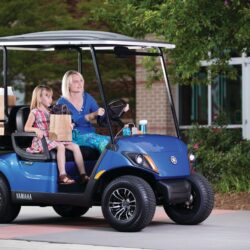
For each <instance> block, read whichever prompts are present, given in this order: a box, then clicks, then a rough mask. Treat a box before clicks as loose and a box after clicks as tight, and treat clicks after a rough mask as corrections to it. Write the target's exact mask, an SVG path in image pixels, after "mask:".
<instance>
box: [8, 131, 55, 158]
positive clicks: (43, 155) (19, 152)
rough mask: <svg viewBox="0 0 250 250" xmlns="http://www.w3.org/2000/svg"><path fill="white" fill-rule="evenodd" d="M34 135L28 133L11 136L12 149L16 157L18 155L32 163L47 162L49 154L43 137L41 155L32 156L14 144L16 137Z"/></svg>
mask: <svg viewBox="0 0 250 250" xmlns="http://www.w3.org/2000/svg"><path fill="white" fill-rule="evenodd" d="M35 136H36V134H35V133H30V132H15V133H12V134H11V141H12V145H13V148H14V150H15V152H16V153H17V155H19V156H20V157H21V158H23V159H25V160H34V161H49V160H50V153H49V149H48V145H47V142H46V139H45V137H43V138H42V145H43V153H41V154H33V153H29V152H26V150H25V149H23V148H21V147H19V146H18V145H17V143H16V138H17V137H35Z"/></svg>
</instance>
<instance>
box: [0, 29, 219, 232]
mask: <svg viewBox="0 0 250 250" xmlns="http://www.w3.org/2000/svg"><path fill="white" fill-rule="evenodd" d="M0 47H1V49H2V55H3V63H2V65H3V69H2V72H3V88H4V119H2V120H1V121H0V122H1V123H2V124H3V126H4V129H5V133H4V135H1V136H0V150H1V153H0V223H10V222H12V221H13V220H14V219H15V218H16V217H17V216H18V214H19V212H20V209H21V206H52V207H53V208H54V210H55V211H56V212H57V213H58V214H59V215H60V216H62V217H80V216H82V215H84V214H85V213H86V212H87V211H88V209H90V208H91V207H92V206H101V207H102V212H103V215H104V217H105V219H106V220H107V222H108V223H109V224H110V225H111V226H112V227H113V228H114V229H116V230H118V231H129V232H133V231H140V230H141V229H143V228H144V227H146V226H147V225H148V224H149V223H150V222H151V220H152V218H153V216H154V213H155V209H156V206H157V205H160V206H163V207H164V209H165V212H166V214H167V215H168V216H169V217H170V218H171V219H172V220H173V221H174V222H176V223H178V224H185V225H194V224H199V223H201V222H202V221H204V220H205V219H206V218H207V217H208V216H209V215H210V213H211V211H212V209H213V205H214V194H213V191H212V188H211V185H210V184H209V182H208V181H207V180H206V179H205V178H204V177H203V176H202V175H200V174H198V173H194V172H192V171H191V170H190V162H189V155H188V149H187V146H186V145H185V143H184V142H182V141H181V139H180V133H179V128H178V121H177V117H176V113H175V107H174V103H173V99H172V94H171V89H170V85H169V78H168V74H167V68H166V63H165V57H164V54H163V50H164V49H173V48H174V45H172V44H168V43H164V42H155V41H141V40H136V39H134V38H131V37H127V36H124V35H120V34H115V33H109V32H98V31H76V30H74V31H48V32H37V33H30V34H24V35H16V36H7V37H0ZM152 48H153V49H154V50H152ZM59 49H63V50H74V51H77V53H78V59H77V60H78V70H79V71H80V72H81V71H82V53H83V52H84V53H85V52H86V51H87V52H88V53H90V55H91V58H92V62H93V66H94V70H95V74H96V80H97V84H98V88H99V91H100V96H101V98H102V106H103V107H104V108H105V110H106V114H107V116H106V120H105V124H106V127H107V129H108V132H109V136H110V138H111V139H110V143H109V144H108V145H107V147H106V149H105V150H104V151H103V152H102V153H101V154H100V153H99V152H98V151H97V150H95V149H92V148H89V147H81V151H82V154H83V158H84V161H85V166H86V170H87V173H88V175H89V176H90V180H89V182H88V183H87V184H86V185H83V184H73V185H59V183H58V171H57V163H56V153H55V152H54V151H53V150H52V151H48V148H47V144H46V142H45V140H44V141H43V149H44V150H43V152H42V153H41V154H32V153H28V152H26V148H27V147H28V146H29V144H28V142H30V139H31V138H33V137H34V136H35V134H34V133H27V132H24V124H25V122H26V119H27V116H28V114H29V106H28V105H19V106H18V105H17V106H13V107H10V105H9V103H8V102H9V101H8V93H7V89H8V79H7V77H8V67H9V65H8V52H9V51H11V50H22V51H30V50H32V51H40V53H41V51H46V52H47V53H49V51H55V50H59ZM98 53H113V54H115V55H116V56H118V57H120V58H123V57H129V56H152V57H158V58H160V61H161V66H162V73H163V78H164V80H165V84H166V92H167V96H168V99H169V100H168V101H169V104H170V107H171V111H172V114H173V120H174V124H175V129H176V136H168V135H158V134H136V135H131V136H122V135H119V136H115V133H114V131H113V126H112V124H113V122H114V121H118V122H119V123H121V117H122V115H123V113H124V112H123V110H124V108H125V106H126V102H125V101H124V100H116V101H113V102H107V98H106V95H105V91H104V86H103V81H102V76H101V73H100V69H99V64H98V60H97V54H98ZM66 159H67V163H66V169H67V173H68V174H69V175H70V176H71V177H72V178H75V179H77V178H78V172H77V168H76V165H75V163H74V161H73V155H72V153H71V152H66Z"/></svg>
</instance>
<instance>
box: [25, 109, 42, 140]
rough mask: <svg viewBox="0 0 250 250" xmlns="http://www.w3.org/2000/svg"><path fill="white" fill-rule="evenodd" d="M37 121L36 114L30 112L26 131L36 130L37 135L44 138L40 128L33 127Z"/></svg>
mask: <svg viewBox="0 0 250 250" xmlns="http://www.w3.org/2000/svg"><path fill="white" fill-rule="evenodd" d="M34 122H35V116H34V114H33V113H30V114H29V117H28V119H27V121H26V123H25V126H24V131H25V132H35V133H36V135H37V137H38V138H39V139H42V138H43V132H42V131H41V130H40V129H39V128H34V127H33V124H34Z"/></svg>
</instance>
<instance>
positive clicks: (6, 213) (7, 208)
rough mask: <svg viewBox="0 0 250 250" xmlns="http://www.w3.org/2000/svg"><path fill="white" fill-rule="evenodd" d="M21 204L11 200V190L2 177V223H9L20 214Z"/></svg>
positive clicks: (0, 210)
mask: <svg viewBox="0 0 250 250" xmlns="http://www.w3.org/2000/svg"><path fill="white" fill-rule="evenodd" d="M20 209H21V206H19V205H15V204H13V203H12V201H11V197H10V190H9V187H8V185H7V184H6V182H5V180H4V179H3V178H2V177H0V223H9V222H11V221H13V220H14V219H15V218H16V217H17V215H18V214H19V212H20Z"/></svg>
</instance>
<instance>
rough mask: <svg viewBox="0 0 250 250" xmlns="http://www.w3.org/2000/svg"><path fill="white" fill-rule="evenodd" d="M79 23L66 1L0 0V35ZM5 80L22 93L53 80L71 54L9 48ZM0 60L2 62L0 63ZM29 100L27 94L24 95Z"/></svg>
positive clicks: (65, 67)
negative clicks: (20, 82) (20, 88)
mask: <svg viewBox="0 0 250 250" xmlns="http://www.w3.org/2000/svg"><path fill="white" fill-rule="evenodd" d="M79 27H80V23H79V22H77V19H76V18H75V17H74V16H73V15H72V14H71V13H70V12H69V4H68V3H67V1H60V0H53V1H49V0H36V1H34V0H11V1H7V0H2V1H1V5H0V35H1V36H10V35H17V34H24V33H31V32H37V31H48V30H65V29H77V28H79ZM8 58H9V70H8V81H9V83H11V84H13V83H14V82H15V83H16V86H15V88H16V89H17V88H19V87H20V86H21V85H20V84H19V81H18V80H20V79H21V80H22V81H24V82H25V83H26V84H25V89H23V91H25V92H26V93H30V90H31V89H32V88H33V86H32V85H33V84H36V85H37V84H39V83H45V82H46V83H48V84H49V83H51V84H52V83H53V84H54V83H55V79H56V80H57V81H58V80H59V79H58V78H57V77H58V75H60V76H62V74H63V72H64V71H65V70H66V69H68V67H69V65H70V64H72V55H68V53H67V52H65V53H60V54H59V53H56V52H55V53H46V52H39V53H34V52H22V51H9V53H8ZM0 63H2V62H0ZM26 98H27V100H29V99H30V96H29V94H28V95H26Z"/></svg>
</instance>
